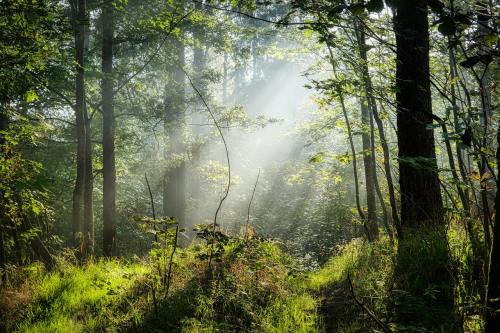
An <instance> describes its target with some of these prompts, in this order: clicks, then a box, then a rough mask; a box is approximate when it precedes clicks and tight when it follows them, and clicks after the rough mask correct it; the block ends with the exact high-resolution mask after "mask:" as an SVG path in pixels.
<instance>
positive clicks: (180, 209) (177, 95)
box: [163, 41, 187, 245]
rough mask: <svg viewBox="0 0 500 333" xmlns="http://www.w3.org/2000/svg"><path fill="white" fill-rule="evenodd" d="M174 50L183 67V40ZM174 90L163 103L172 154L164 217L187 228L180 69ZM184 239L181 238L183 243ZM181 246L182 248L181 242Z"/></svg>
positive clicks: (183, 87) (184, 95)
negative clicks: (173, 219) (172, 161)
mask: <svg viewBox="0 0 500 333" xmlns="http://www.w3.org/2000/svg"><path fill="white" fill-rule="evenodd" d="M175 49H176V51H177V55H176V58H177V61H176V63H177V65H178V66H180V67H184V65H185V50H184V45H183V44H182V41H179V42H177V43H176V44H175ZM172 81H173V83H174V87H173V89H170V94H173V98H171V99H170V103H168V102H166V103H165V105H166V110H165V112H166V116H165V117H166V120H165V129H166V130H167V131H168V135H169V138H170V153H172V154H173V155H174V160H175V161H174V165H173V166H171V167H170V170H168V171H167V173H166V175H165V179H164V183H163V214H164V215H165V216H173V217H175V218H176V219H177V221H178V223H179V226H180V227H181V228H185V227H187V225H186V162H185V160H184V159H185V157H184V154H185V150H186V147H185V145H184V130H185V126H186V121H185V99H186V90H185V89H186V87H185V81H186V80H185V77H184V73H183V71H182V70H181V69H178V68H177V69H175V70H174V73H173V80H172ZM183 239H184V238H180V241H181V242H183ZM182 245H185V244H184V242H183V244H182Z"/></svg>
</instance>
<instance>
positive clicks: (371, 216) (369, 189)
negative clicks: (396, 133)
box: [360, 98, 378, 241]
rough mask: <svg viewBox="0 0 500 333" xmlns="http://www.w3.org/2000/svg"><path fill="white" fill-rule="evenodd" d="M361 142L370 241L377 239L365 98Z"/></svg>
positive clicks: (370, 144) (373, 175)
mask: <svg viewBox="0 0 500 333" xmlns="http://www.w3.org/2000/svg"><path fill="white" fill-rule="evenodd" d="M360 102H361V126H362V129H361V130H362V134H361V141H362V144H363V165H364V168H365V190H366V204H367V208H368V214H367V216H366V226H367V228H368V233H369V237H368V239H369V240H370V241H375V240H376V239H377V238H378V225H377V204H376V202H375V200H376V198H375V195H376V193H375V163H374V162H375V160H374V158H373V156H372V142H371V139H370V117H371V116H370V109H369V108H368V104H367V100H366V98H361V101H360Z"/></svg>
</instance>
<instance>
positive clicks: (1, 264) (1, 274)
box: [0, 225, 7, 281]
mask: <svg viewBox="0 0 500 333" xmlns="http://www.w3.org/2000/svg"><path fill="white" fill-rule="evenodd" d="M6 264H7V249H6V248H5V236H4V231H3V226H1V225H0V281H5V280H6V275H5V265H6Z"/></svg>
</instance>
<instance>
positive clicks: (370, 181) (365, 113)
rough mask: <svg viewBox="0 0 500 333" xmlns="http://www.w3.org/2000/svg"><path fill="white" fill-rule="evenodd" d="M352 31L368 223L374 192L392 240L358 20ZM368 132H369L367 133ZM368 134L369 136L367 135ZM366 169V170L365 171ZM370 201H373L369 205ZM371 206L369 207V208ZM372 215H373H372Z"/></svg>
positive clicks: (363, 43) (363, 38)
mask: <svg viewBox="0 0 500 333" xmlns="http://www.w3.org/2000/svg"><path fill="white" fill-rule="evenodd" d="M354 30H355V33H356V40H357V43H358V52H359V57H360V60H361V76H362V79H363V83H364V90H365V98H362V101H361V103H362V105H361V112H362V115H361V120H362V125H363V136H364V137H363V149H364V150H365V155H367V154H368V155H369V156H364V158H365V160H366V159H368V158H369V159H370V161H369V164H368V165H367V164H366V161H365V175H369V177H368V176H366V188H367V196H366V197H367V202H368V221H369V222H370V219H371V217H370V215H371V214H370V208H371V209H375V210H376V205H375V197H374V192H376V194H377V196H378V198H379V201H380V205H381V207H382V212H383V218H384V226H385V228H386V230H387V233H388V235H389V237H390V239H391V240H392V231H391V229H390V227H389V224H388V218H387V209H386V206H385V203H384V200H383V196H382V192H381V190H380V185H379V183H378V179H377V170H376V160H375V135H374V126H373V113H374V112H373V111H374V110H373V109H374V108H376V104H375V100H374V99H373V93H372V91H371V78H370V73H369V70H368V55H367V47H366V37H365V31H364V27H363V25H362V24H360V22H359V19H357V18H355V19H354ZM368 131H369V132H368ZM368 133H369V134H368ZM366 144H369V145H370V147H369V151H367V150H366V148H365V145H366ZM367 167H368V169H367ZM370 201H373V202H371V203H370ZM370 206H371V207H370ZM372 214H373V213H372ZM372 218H374V219H375V220H373V221H372V222H370V224H372V225H373V226H372V227H375V228H377V224H376V215H375V214H373V217H372ZM375 231H376V234H378V228H377V229H376V230H375Z"/></svg>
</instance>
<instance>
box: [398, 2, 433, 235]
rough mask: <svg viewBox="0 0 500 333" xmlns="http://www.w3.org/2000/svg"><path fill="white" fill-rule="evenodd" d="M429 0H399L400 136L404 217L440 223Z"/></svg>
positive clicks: (406, 222)
mask: <svg viewBox="0 0 500 333" xmlns="http://www.w3.org/2000/svg"><path fill="white" fill-rule="evenodd" d="M427 14H428V9H427V2H426V1H423V0H416V1H401V2H398V6H397V11H396V17H395V33H396V47H397V52H396V53H397V68H396V81H397V82H396V86H397V94H396V99H397V124H398V130H397V136H398V144H399V155H398V156H399V174H400V177H399V184H400V193H401V221H402V223H403V224H404V225H405V226H409V227H417V226H420V225H422V224H429V225H441V224H442V223H443V217H442V215H443V204H442V198H441V192H440V184H439V179H438V172H437V162H436V153H435V149H434V131H433V130H432V128H431V127H430V126H429V125H431V124H432V117H431V116H432V104H431V90H430V77H429V23H428V18H427Z"/></svg>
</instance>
